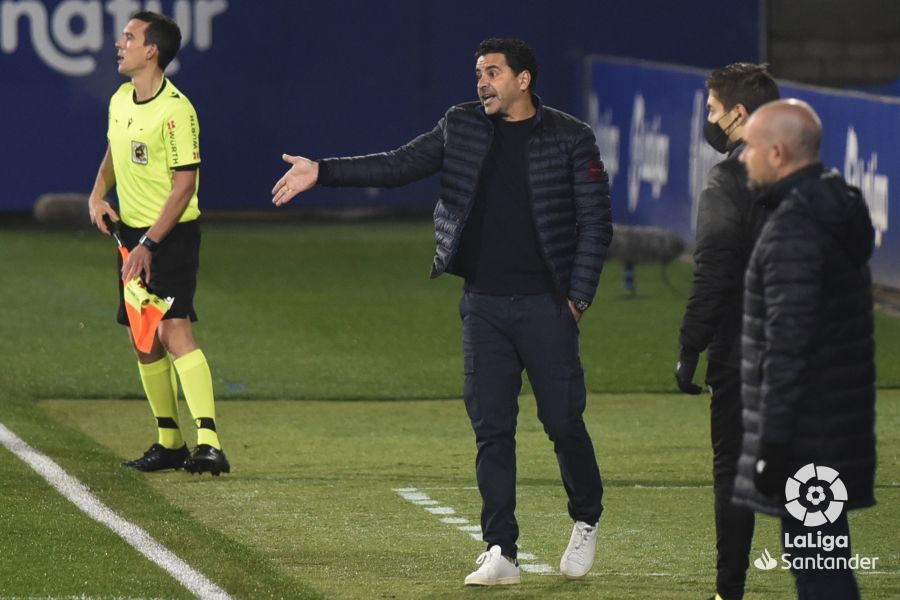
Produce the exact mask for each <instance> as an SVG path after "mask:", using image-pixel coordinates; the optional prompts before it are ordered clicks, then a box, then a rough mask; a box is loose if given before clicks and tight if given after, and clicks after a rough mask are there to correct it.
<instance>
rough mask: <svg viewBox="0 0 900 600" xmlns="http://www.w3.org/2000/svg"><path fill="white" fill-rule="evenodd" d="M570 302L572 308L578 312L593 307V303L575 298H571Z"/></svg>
mask: <svg viewBox="0 0 900 600" xmlns="http://www.w3.org/2000/svg"><path fill="white" fill-rule="evenodd" d="M569 302H571V303H572V306H574V307H575V310H577V311H578V312H584V311H586V310H587V309H588V308H589V307H590V306H591V303H590V302H588V301H587V300H576V299H575V298H569Z"/></svg>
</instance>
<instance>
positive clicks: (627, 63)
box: [585, 57, 900, 288]
mask: <svg viewBox="0 0 900 600" xmlns="http://www.w3.org/2000/svg"><path fill="white" fill-rule="evenodd" d="M585 71H586V80H587V81H588V84H587V86H586V88H587V98H586V100H585V102H586V104H587V106H588V111H587V116H588V117H587V118H588V120H589V121H590V123H591V126H592V127H593V128H594V132H595V134H596V136H597V142H598V145H599V146H600V154H601V156H602V157H603V160H604V163H605V164H606V168H607V171H609V174H610V178H611V182H612V198H613V219H614V220H615V221H616V222H618V223H627V224H632V225H657V226H661V227H666V228H669V229H672V230H675V231H677V232H678V233H679V234H680V235H682V236H683V237H684V238H685V239H686V240H688V241H691V240H693V237H694V227H695V225H696V213H697V203H698V200H699V195H700V190H701V189H702V188H703V183H704V180H705V178H706V174H707V173H708V172H709V169H710V168H711V167H712V165H714V164H715V163H716V162H718V161H719V160H721V159H722V158H723V155H721V154H718V153H717V152H716V151H714V150H713V149H712V148H710V146H709V145H708V144H707V143H706V142H705V141H704V138H703V121H704V120H705V119H706V109H705V107H706V92H705V88H704V81H705V78H706V75H707V72H706V71H705V70H703V71H701V70H699V69H690V68H685V67H678V66H673V65H662V64H655V63H645V62H639V61H633V60H622V59H617V58H609V57H590V58H588V59H586V61H585ZM779 86H780V87H781V94H782V97H785V98H788V97H794V98H801V99H803V100H805V101H807V102H809V103H810V104H811V105H812V106H813V108H815V110H816V111H817V112H818V113H819V116H820V117H821V118H822V123H823V128H824V135H823V141H822V159H823V161H824V163H825V165H826V166H828V167H832V168H836V169H837V170H838V171H840V172H841V173H842V174H843V175H844V177H845V178H846V179H847V180H848V181H849V182H850V183H852V184H853V185H856V186H858V187H859V188H861V189H862V191H863V194H864V196H865V198H866V202H867V203H868V205H869V211H870V214H871V216H872V222H873V225H874V226H875V230H876V236H875V244H876V250H875V255H874V257H873V258H872V262H871V264H872V271H873V277H874V279H875V281H876V283H878V284H880V285H884V286H888V287H892V288H900V239H898V230H900V215H898V214H896V213H897V211H896V210H895V211H894V212H893V213H891V211H890V210H889V200H890V183H891V181H895V182H896V181H900V148H898V146H897V143H896V140H898V139H900V99H897V98H887V97H879V96H870V95H865V94H860V93H853V92H842V91H836V90H829V89H826V88H813V87H807V86H800V85H796V84H793V83H791V82H787V81H780V82H779Z"/></svg>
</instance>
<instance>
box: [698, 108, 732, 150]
mask: <svg viewBox="0 0 900 600" xmlns="http://www.w3.org/2000/svg"><path fill="white" fill-rule="evenodd" d="M727 116H728V115H727V114H724V115H722V117H721V118H720V119H719V120H718V121H715V122H712V121H708V120H707V121H704V122H703V137H704V138H706V143H707V144H709V145H710V146H712V148H713V150H715V151H716V152H720V153H722V154H725V153H726V152H728V146H729V144H730V143H731V140H729V139H728V134H727V133H726V131H727V130H729V129H731V127H732V126H733V125H734V124H735V123H736V122H737V120H738V118H740V115H738V116H737V117H735V118H734V119H733V120H732V121H731V125H729V126H728V127H726V128H725V129H722V128H721V127H719V123H721V122H722V119H724V118H725V117H727Z"/></svg>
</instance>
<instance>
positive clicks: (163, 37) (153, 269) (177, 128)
mask: <svg viewBox="0 0 900 600" xmlns="http://www.w3.org/2000/svg"><path fill="white" fill-rule="evenodd" d="M180 46H181V31H180V30H179V28H178V25H177V24H176V23H175V21H173V20H172V19H170V18H169V17H166V16H164V15H160V14H157V13H153V12H147V11H144V12H139V13H137V14H135V15H134V16H133V17H132V18H131V20H130V21H129V22H128V24H127V25H126V26H125V29H124V30H123V31H122V35H121V37H119V39H118V41H117V42H116V53H117V56H118V65H119V66H118V69H119V73H121V74H122V75H125V76H126V77H129V78H130V79H131V81H129V82H127V83H124V84H122V86H121V87H120V88H119V89H118V90H117V91H116V93H115V94H114V95H113V97H112V99H111V100H110V103H109V126H108V130H107V139H108V141H109V145H108V147H107V150H106V154H105V155H104V157H103V161H102V162H101V163H100V170H99V172H98V173H97V180H96V182H95V183H94V188H93V190H92V191H91V196H90V213H91V221H92V222H93V223H94V224H95V225H96V226H97V228H98V229H99V230H100V231H101V232H103V233H104V234H106V235H109V234H110V232H109V231H108V230H107V227H106V225H105V224H104V223H103V216H104V215H107V214H108V215H110V217H111V218H112V219H113V220H114V221H117V222H119V225H118V227H119V230H120V234H121V236H122V240H123V242H124V243H125V245H126V247H127V248H128V249H129V250H130V253H129V256H128V260H126V261H125V262H124V264H122V261H121V259H120V260H119V268H120V270H121V273H120V277H119V314H118V322H119V323H121V324H123V325H127V324H128V317H127V315H126V312H125V305H124V301H123V298H122V282H123V281H130V280H131V279H132V278H134V277H137V276H141V277H143V280H144V282H145V283H146V285H147V288H148V289H149V291H151V292H152V293H154V294H156V295H157V296H160V297H170V296H171V297H173V298H174V299H175V301H174V303H173V304H172V306H171V308H170V309H169V311H168V312H167V313H166V315H165V317H164V318H163V320H162V322H161V323H160V325H159V329H158V331H157V334H156V337H155V339H154V340H153V346H152V348H151V349H150V352H148V353H144V352H141V351H140V350H138V349H137V347H136V345H135V340H134V337H133V336H131V333H130V330H129V335H130V336H131V342H132V346H133V347H134V351H135V354H137V357H138V370H139V372H140V376H141V381H142V383H143V386H144V391H145V392H146V394H147V400H149V402H150V408H151V409H152V410H153V415H154V416H155V417H156V422H157V428H158V441H157V442H156V443H154V444H153V445H151V446H150V448H149V449H148V450H147V451H146V452H145V453H144V455H143V456H141V457H140V458H137V459H135V460H130V461H126V462H124V463H122V465H123V466H126V467H132V468H135V469H138V470H140V471H159V470H163V469H180V468H184V469H186V470H188V471H190V472H192V473H204V472H210V473H212V474H213V475H218V474H219V473H228V472H229V471H230V470H231V467H230V465H229V464H228V459H227V458H226V457H225V453H224V452H222V446H221V444H220V443H219V438H218V435H217V433H216V414H215V401H214V396H213V386H212V376H211V375H210V370H209V365H208V364H207V362H206V357H205V356H204V355H203V352H202V351H201V350H200V348H198V347H197V343H196V342H195V341H194V335H193V329H192V325H191V323H192V322H193V321H196V320H197V314H196V312H195V311H194V305H193V299H194V291H195V290H196V287H197V270H198V267H199V264H200V263H199V258H200V227H199V224H198V221H197V219H198V217H199V216H200V210H199V208H198V200H197V189H198V185H199V172H200V144H199V134H200V125H199V123H198V121H197V113H196V111H195V110H194V107H193V105H192V104H191V103H190V101H189V100H188V99H187V97H185V95H184V94H182V93H181V92H180V91H179V90H178V89H177V88H176V87H175V86H174V85H173V84H172V82H171V81H169V80H168V79H167V78H166V77H165V74H164V70H165V68H166V66H167V65H168V64H169V63H170V62H171V61H172V59H174V58H175V55H176V53H177V52H178V49H179V47H180ZM114 185H115V186H116V191H117V195H118V198H119V211H120V214H117V213H116V211H115V210H114V209H113V208H112V207H111V206H110V205H109V203H108V202H106V201H105V200H104V198H105V196H106V194H107V193H108V192H109V190H110V189H111V188H112V187H113V186H114ZM120 215H121V218H120ZM176 373H177V375H178V379H179V380H180V381H181V388H182V390H183V391H184V395H185V399H186V400H187V404H188V408H189V409H190V411H191V415H192V416H193V418H194V422H195V423H196V425H197V428H198V429H197V447H196V448H195V449H194V451H193V453H189V452H188V449H187V445H186V444H185V442H184V439H183V437H182V435H181V430H180V429H179V426H178V407H177V390H178V386H177V383H176V378H175V375H176Z"/></svg>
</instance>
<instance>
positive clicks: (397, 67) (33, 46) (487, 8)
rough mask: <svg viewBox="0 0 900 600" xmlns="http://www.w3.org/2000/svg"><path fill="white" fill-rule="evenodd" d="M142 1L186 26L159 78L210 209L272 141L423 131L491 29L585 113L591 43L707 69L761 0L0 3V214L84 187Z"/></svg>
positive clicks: (259, 175) (253, 192)
mask: <svg viewBox="0 0 900 600" xmlns="http://www.w3.org/2000/svg"><path fill="white" fill-rule="evenodd" d="M143 8H148V9H151V10H162V11H163V12H165V13H167V14H172V15H174V16H175V17H176V19H177V20H178V21H179V23H180V24H181V25H182V29H183V33H184V38H185V39H184V44H183V50H182V52H181V54H180V56H179V59H180V61H179V65H178V67H177V68H176V69H174V70H173V71H174V72H173V73H172V74H171V75H172V79H173V81H175V83H176V84H177V85H178V86H179V88H180V89H181V90H182V91H183V92H184V93H185V94H186V95H187V96H188V97H189V98H190V99H191V100H192V102H193V103H194V104H195V106H196V107H197V110H198V112H199V116H200V126H201V152H202V155H203V168H202V173H201V184H200V185H201V187H200V199H201V205H202V207H205V208H206V209H210V208H215V209H244V210H246V209H262V210H269V209H270V204H269V190H270V189H271V187H272V185H273V183H274V181H275V180H276V179H277V178H278V177H279V176H280V175H281V173H282V172H283V171H284V168H285V166H284V164H283V163H282V162H281V158H280V157H281V154H282V153H283V152H288V153H295V154H303V155H306V156H309V157H312V158H320V157H325V156H334V155H344V154H361V153H366V152H374V151H380V150H385V149H389V148H393V147H396V146H399V145H401V144H403V143H405V142H406V141H408V140H410V139H412V138H413V137H414V136H416V135H418V134H420V133H422V132H424V131H427V130H430V129H431V128H432V127H433V126H434V124H435V123H436V122H437V120H438V119H439V118H440V117H441V116H442V115H443V113H444V111H445V110H446V109H447V107H448V106H450V105H452V104H455V103H458V102H463V101H467V100H472V99H474V98H475V86H474V78H473V64H474V59H473V52H474V49H475V47H476V46H477V44H478V42H479V41H480V40H481V39H483V38H485V37H491V36H518V37H522V38H524V39H526V40H527V41H528V42H529V43H530V44H531V45H532V46H533V47H534V48H535V51H536V52H537V55H538V58H539V61H540V76H539V81H538V91H539V93H540V94H541V95H542V97H543V99H544V101H545V102H546V103H547V104H549V105H551V106H555V107H558V108H560V109H562V110H566V111H568V112H572V113H574V114H584V106H583V104H582V99H583V85H584V81H583V76H582V75H583V72H582V64H583V59H584V57H585V56H587V55H589V54H596V53H606V54H619V55H625V56H632V57H636V58H642V59H649V60H665V61H668V62H677V63H682V64H691V65H696V66H701V67H713V66H717V65H720V64H724V63H727V62H731V61H734V60H755V59H757V58H758V57H759V47H760V41H759V31H760V27H759V21H760V17H759V11H760V5H759V3H758V2H756V1H752V2H746V1H743V0H725V1H723V0H694V1H692V2H686V3H681V4H678V5H677V7H676V5H674V4H672V3H671V2H670V1H669V0H632V1H628V2H626V1H618V2H594V1H592V0H558V1H556V2H553V3H549V2H546V1H543V0H494V1H493V2H481V1H476V0H456V1H453V2H450V1H446V0H436V1H430V0H427V1H426V0H388V1H386V2H370V1H367V0H336V1H329V0H316V1H313V0H304V1H293V0H291V1H289V0H280V1H266V2H251V1H249V0H243V1H240V0H232V1H227V0H162V1H160V0H150V1H145V2H138V1H136V0H47V1H39V0H0V107H2V115H3V122H4V130H5V131H4V133H5V135H4V141H3V143H2V144H0V152H2V155H0V158H2V160H0V180H2V182H3V188H2V191H0V212H3V211H6V212H22V211H30V210H31V207H32V204H33V202H34V201H35V199H36V198H37V197H38V196H39V195H41V194H43V193H45V192H82V193H87V192H88V191H89V190H90V187H91V185H92V183H93V180H94V176H95V174H96V169H97V166H98V164H99V162H100V158H101V157H102V155H103V151H104V148H105V144H106V140H105V131H106V110H107V103H108V101H109V97H110V96H111V95H112V93H113V92H114V91H115V89H116V88H117V87H118V86H119V85H120V84H121V83H122V81H123V79H122V77H121V76H120V75H118V73H117V72H116V61H115V49H114V47H113V45H114V43H115V41H116V37H117V36H118V32H120V31H121V29H122V27H123V26H124V24H125V22H126V21H127V18H128V16H129V15H130V14H132V13H133V12H135V11H136V10H139V9H143ZM673 11H677V14H678V17H677V23H675V22H674V21H673V19H672V12H673ZM724 14H727V15H728V19H727V27H726V26H723V22H722V15H724ZM436 191H437V183H436V181H434V180H433V179H432V180H431V181H428V182H424V183H419V184H415V185H413V186H410V187H408V188H404V189H399V190H381V191H379V190H353V191H342V192H336V191H334V190H323V189H319V190H314V191H313V192H311V193H309V194H307V195H305V196H304V199H303V205H306V206H309V205H337V206H342V205H344V206H350V205H352V206H360V205H362V206H365V205H412V206H418V207H421V208H425V207H430V206H431V205H432V204H433V202H434V199H435V196H436Z"/></svg>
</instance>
